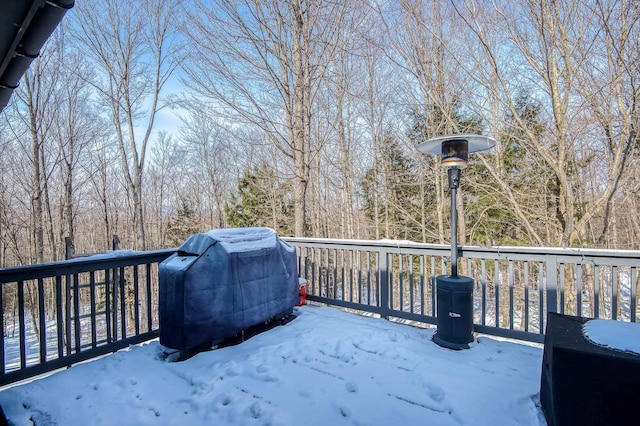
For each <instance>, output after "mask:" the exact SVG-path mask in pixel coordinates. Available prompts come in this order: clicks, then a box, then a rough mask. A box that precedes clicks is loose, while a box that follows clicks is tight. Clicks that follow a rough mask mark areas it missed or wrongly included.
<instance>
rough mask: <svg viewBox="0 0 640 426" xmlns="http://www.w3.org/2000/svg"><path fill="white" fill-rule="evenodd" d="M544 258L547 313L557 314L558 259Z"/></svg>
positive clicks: (553, 257) (552, 256) (550, 256)
mask: <svg viewBox="0 0 640 426" xmlns="http://www.w3.org/2000/svg"><path fill="white" fill-rule="evenodd" d="M546 258H547V260H546V268H547V312H558V258H557V257H556V256H555V255H547V256H546ZM540 314H542V312H540Z"/></svg>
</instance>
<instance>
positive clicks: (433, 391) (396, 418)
mask: <svg viewBox="0 0 640 426" xmlns="http://www.w3.org/2000/svg"><path fill="white" fill-rule="evenodd" d="M296 313H297V315H298V317H297V318H296V319H295V320H294V321H292V322H290V323H289V324H287V325H284V326H280V327H276V328H274V329H272V330H270V331H267V332H265V333H262V334H260V335H257V336H255V337H253V338H251V339H249V340H247V341H245V342H244V343H241V344H239V345H237V346H230V347H226V348H221V349H216V350H213V351H209V352H204V353H201V354H198V355H196V356H195V357H193V358H191V359H188V360H186V361H183V362H173V363H172V362H167V361H164V360H162V357H161V353H162V347H161V346H160V344H159V343H158V341H152V342H149V343H146V344H142V345H136V346H131V347H130V348H129V349H128V350H124V351H120V352H117V353H115V354H113V355H110V356H108V357H104V358H101V359H98V360H96V361H93V362H90V363H84V364H79V365H76V366H73V367H72V368H70V369H67V370H65V371H62V372H59V373H56V374H54V375H52V376H49V377H46V378H44V379H41V380H37V381H34V382H31V383H28V384H25V385H21V386H15V387H12V388H9V389H6V390H4V391H2V392H0V404H1V405H2V407H3V408H4V410H5V413H6V414H7V417H8V418H9V421H10V423H11V424H15V425H31V424H36V425H56V424H58V425H87V424H91V425H114V424H127V425H129V424H130V425H134V424H135V425H203V424H216V425H426V424H432V425H544V424H545V422H544V417H543V415H542V412H541V410H540V409H539V407H538V406H539V404H538V392H539V388H540V369H541V364H542V349H540V348H536V347H530V346H524V345H519V344H516V343H512V342H504V341H498V340H494V339H491V338H487V337H480V338H479V339H478V342H477V343H476V344H474V345H473V346H472V348H471V349H469V350H464V351H458V352H457V351H452V350H448V349H444V348H441V347H439V346H437V345H436V344H435V343H433V342H432V341H431V337H432V335H433V332H434V330H433V329H430V330H425V329H418V328H413V327H410V326H407V325H402V324H397V323H393V322H389V321H386V320H383V319H379V318H370V317H364V316H358V315H355V314H350V313H346V312H342V311H340V310H337V309H333V308H327V307H317V306H305V307H303V308H299V309H298V308H297V309H296Z"/></svg>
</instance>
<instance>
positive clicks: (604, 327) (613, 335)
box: [582, 319, 640, 355]
mask: <svg viewBox="0 0 640 426" xmlns="http://www.w3.org/2000/svg"><path fill="white" fill-rule="evenodd" d="M582 333H583V334H584V336H585V337H586V338H587V339H589V340H590V341H591V342H593V343H594V344H596V345H600V346H606V347H608V348H611V349H616V350H620V351H626V352H632V353H635V354H638V355H640V324H636V323H633V322H622V321H615V320H602V319H593V320H589V321H587V322H586V323H585V324H584V325H583V326H582Z"/></svg>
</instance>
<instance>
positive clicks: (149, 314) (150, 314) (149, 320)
mask: <svg viewBox="0 0 640 426" xmlns="http://www.w3.org/2000/svg"><path fill="white" fill-rule="evenodd" d="M146 266H147V276H146V277H145V278H146V280H147V287H146V291H147V331H151V330H153V310H152V308H151V264H150V263H147V265H146Z"/></svg>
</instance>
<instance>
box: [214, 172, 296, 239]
mask: <svg viewBox="0 0 640 426" xmlns="http://www.w3.org/2000/svg"><path fill="white" fill-rule="evenodd" d="M291 188H292V182H291V181H289V180H282V179H279V178H278V177H277V176H276V173H275V171H274V170H273V169H271V168H270V167H268V166H267V165H266V164H265V163H262V164H261V165H260V166H258V167H256V168H254V169H253V170H252V171H245V172H244V174H243V176H242V178H240V179H239V181H238V192H237V194H234V195H232V196H231V201H230V202H229V203H227V204H226V206H225V215H226V217H227V223H228V224H229V226H232V227H253V226H266V227H270V228H272V229H274V230H275V231H276V232H278V234H280V235H293V229H294V228H293V226H294V218H293V204H292V198H291Z"/></svg>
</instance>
